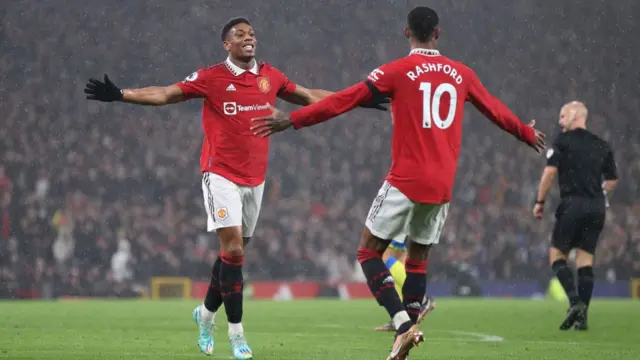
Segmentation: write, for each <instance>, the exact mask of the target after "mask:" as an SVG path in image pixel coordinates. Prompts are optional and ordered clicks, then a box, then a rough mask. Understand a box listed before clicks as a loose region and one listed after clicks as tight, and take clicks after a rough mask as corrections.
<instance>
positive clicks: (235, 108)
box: [222, 102, 269, 115]
mask: <svg viewBox="0 0 640 360" xmlns="http://www.w3.org/2000/svg"><path fill="white" fill-rule="evenodd" d="M222 108H223V111H224V114H225V115H236V114H237V113H239V112H247V111H261V110H267V109H268V108H269V104H264V105H258V104H254V105H238V104H237V103H235V102H225V103H222Z"/></svg>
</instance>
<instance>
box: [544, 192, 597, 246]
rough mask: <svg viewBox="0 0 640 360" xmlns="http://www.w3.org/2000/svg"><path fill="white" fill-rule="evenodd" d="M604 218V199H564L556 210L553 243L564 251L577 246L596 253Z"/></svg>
mask: <svg viewBox="0 0 640 360" xmlns="http://www.w3.org/2000/svg"><path fill="white" fill-rule="evenodd" d="M604 218H605V206H604V199H588V198H572V199H563V200H562V201H560V205H559V206H558V209H557V210H556V223H555V225H554V228H553V236H552V239H551V245H552V246H553V247H555V248H556V249H558V250H560V251H562V252H563V253H568V252H569V251H571V250H572V249H576V248H578V249H582V250H584V251H586V252H588V253H590V254H593V253H595V251H596V247H597V246H598V238H599V237H600V233H601V232H602V228H603V227H604Z"/></svg>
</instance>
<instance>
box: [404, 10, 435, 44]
mask: <svg viewBox="0 0 640 360" xmlns="http://www.w3.org/2000/svg"><path fill="white" fill-rule="evenodd" d="M439 23H440V19H438V14H437V13H436V12H435V10H433V9H431V8H428V7H426V6H418V7H416V8H415V9H413V10H411V11H410V12H409V15H407V26H408V27H409V32H410V33H411V36H413V37H414V38H415V39H416V40H418V41H420V42H423V43H424V42H428V41H429V40H431V38H433V35H434V34H435V30H436V29H437V28H438V24H439Z"/></svg>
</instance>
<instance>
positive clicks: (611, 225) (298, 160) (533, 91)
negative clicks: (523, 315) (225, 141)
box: [0, 0, 640, 298]
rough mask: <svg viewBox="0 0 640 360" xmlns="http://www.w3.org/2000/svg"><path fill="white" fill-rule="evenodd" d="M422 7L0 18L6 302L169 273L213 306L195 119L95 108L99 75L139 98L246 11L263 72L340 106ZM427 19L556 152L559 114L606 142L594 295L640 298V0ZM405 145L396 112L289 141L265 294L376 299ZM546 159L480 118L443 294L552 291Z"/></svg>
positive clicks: (68, 6)
mask: <svg viewBox="0 0 640 360" xmlns="http://www.w3.org/2000/svg"><path fill="white" fill-rule="evenodd" d="M416 4H417V2H415V1H409V2H406V1H352V2H349V3H346V2H339V1H335V0H329V1H322V2H314V1H308V0H304V1H297V2H296V6H292V5H291V2H289V1H284V0H283V1H275V0H270V1H253V2H251V3H250V4H246V5H245V4H242V5H233V4H226V3H225V4H217V3H216V4H214V3H212V2H209V1H199V0H198V1H189V2H188V3H179V2H175V1H166V0H162V1H160V0H159V1H154V2H153V5H149V4H145V3H143V2H131V1H123V0H114V1H110V2H103V1H97V0H87V1H83V2H60V1H53V0H41V1H38V3H37V6H36V5H35V4H34V3H31V2H27V1H12V2H9V3H7V4H5V5H3V6H2V9H0V19H1V20H0V24H1V25H0V26H1V29H2V31H0V34H1V37H0V74H1V75H0V77H1V79H2V80H1V81H0V99H1V100H0V119H1V124H2V126H0V220H1V221H0V297H6V298H30V297H43V298H52V297H63V296H101V297H102V296H123V297H125V296H135V295H137V294H138V292H139V291H141V290H145V291H146V293H147V294H150V293H153V291H151V290H152V289H151V287H150V284H151V283H152V281H151V279H152V278H158V277H162V278H166V277H181V278H177V281H176V283H177V287H176V288H172V287H171V286H165V287H164V288H165V290H162V289H156V290H162V291H161V293H157V294H156V295H167V296H169V295H182V294H183V293H185V294H186V295H187V296H190V295H192V294H191V292H190V291H189V287H191V290H193V291H194V292H195V294H193V295H198V294H200V292H201V291H202V283H199V282H198V281H199V280H203V279H206V278H207V277H208V276H209V273H210V267H211V264H212V262H213V259H215V256H216V248H217V247H216V246H215V244H214V243H215V237H213V236H210V235H208V234H206V233H204V232H203V229H204V228H205V218H204V216H203V215H204V211H203V206H202V200H201V193H200V191H201V190H200V185H199V184H200V180H199V173H198V162H197V159H198V156H199V147H200V144H201V140H202V135H201V130H200V108H201V105H200V103H199V102H189V103H187V104H182V105H174V106H169V107H166V108H143V107H135V106H130V105H124V104H113V105H110V106H106V105H104V104H90V103H88V102H86V101H85V100H84V96H83V94H82V86H83V84H84V82H85V81H86V79H87V78H88V77H90V76H100V75H101V74H102V73H103V72H107V73H109V74H111V77H112V80H114V82H115V83H116V84H118V85H120V86H123V87H133V86H143V85H155V84H159V85H164V84H169V83H172V82H175V81H178V80H181V79H182V78H184V77H185V76H187V75H188V74H190V73H191V72H193V71H194V69H196V68H199V67H202V66H206V65H209V64H212V63H216V62H219V61H221V60H223V59H224V56H225V54H224V53H223V51H222V49H221V46H220V44H219V28H220V26H221V25H222V24H223V23H224V22H225V21H226V20H227V19H228V18H230V17H232V16H237V15H246V16H248V17H249V18H250V19H251V20H252V21H253V23H254V26H255V27H256V29H257V31H258V40H259V43H258V46H259V48H258V54H259V60H264V61H268V62H270V63H271V64H273V65H275V66H277V67H278V68H280V69H281V70H282V71H283V72H284V73H285V74H287V75H288V76H289V77H290V79H291V80H293V81H295V82H297V83H300V84H301V85H304V86H307V87H315V88H325V89H329V90H337V89H341V88H343V87H345V86H347V85H350V84H352V83H354V82H356V81H359V80H360V79H362V78H363V77H364V76H365V75H366V74H367V73H368V72H369V71H370V70H371V69H373V68H375V67H377V66H378V65H379V64H381V63H384V62H387V61H389V60H391V59H394V58H396V57H399V56H402V55H403V54H405V53H407V45H406V42H405V41H404V39H403V38H402V26H401V24H403V23H404V16H405V14H406V10H407V9H408V8H409V7H410V5H416ZM429 5H430V6H433V7H434V8H435V9H437V10H438V11H439V12H440V14H441V18H442V28H443V32H442V34H443V40H442V41H441V50H442V51H443V53H444V54H446V55H448V56H450V57H452V58H454V59H459V60H461V61H464V62H465V63H467V64H468V65H470V66H471V67H473V68H474V69H475V70H476V71H477V73H478V74H479V76H480V77H481V79H483V81H484V82H485V84H486V85H487V87H488V88H489V89H490V90H491V91H492V92H493V93H494V94H495V95H497V96H498V97H500V98H501V99H502V100H503V101H504V102H506V103H507V104H508V105H509V106H510V107H511V108H512V109H514V110H515V112H516V113H517V114H519V115H520V116H521V117H522V119H523V120H524V121H528V120H529V119H530V118H531V117H534V118H536V119H537V120H538V124H539V127H540V129H542V130H543V131H545V132H546V133H547V134H548V135H549V137H550V138H553V137H554V134H555V133H556V132H557V131H558V128H557V125H556V119H557V113H558V111H559V108H560V106H561V105H562V104H563V103H564V102H566V101H569V100H573V99H576V98H577V99H581V100H583V101H585V102H586V103H587V104H588V106H589V107H590V110H591V113H590V120H589V126H590V129H592V130H593V131H594V132H595V133H597V134H599V135H601V136H603V137H604V138H605V139H607V140H608V141H610V142H611V143H612V145H613V147H614V149H615V151H616V155H617V162H618V167H619V169H620V177H621V179H622V181H621V184H620V186H619V188H618V189H617V190H616V192H615V193H614V195H613V198H612V199H611V203H612V207H611V208H610V209H609V211H608V214H607V215H608V219H607V225H606V228H605V231H604V233H603V236H602V240H601V243H600V248H599V250H598V254H597V257H596V262H597V266H596V274H597V277H598V281H599V283H598V284H597V285H596V295H601V296H627V297H628V296H630V294H632V293H633V294H636V295H637V294H638V290H637V286H636V288H635V289H634V290H633V291H631V290H630V289H631V286H630V283H631V279H633V278H634V277H639V276H640V223H639V221H638V215H639V214H640V203H639V202H638V194H639V192H640V187H639V183H638V182H639V180H638V179H640V145H639V144H640V132H639V131H638V125H637V119H638V114H639V113H640V96H638V95H639V94H638V86H637V79H638V70H637V67H636V66H633V61H634V60H635V59H637V58H638V56H639V55H640V50H639V49H638V48H637V46H634V43H635V42H636V40H637V36H636V34H638V33H639V31H640V25H639V23H638V22H637V21H636V20H637V18H638V15H640V3H638V2H635V1H630V0H618V1H616V2H610V1H602V0H593V1H589V2H584V1H573V0H572V1H569V0H558V1H554V2H537V3H534V2H532V1H514V2H511V5H510V6H508V7H507V6H504V2H503V1H499V0H490V1H486V0H485V1H482V2H479V1H473V0H468V1H455V2H451V1H431V2H430V4H429ZM248 6H250V8H248ZM585 19H586V20H585ZM390 131H391V122H390V118H389V116H388V115H387V114H381V113H378V112H372V111H367V110H359V111H354V112H352V113H350V114H348V115H346V116H343V118H342V119H340V120H336V121H334V122H332V123H329V124H326V125H323V126H320V127H317V128H313V129H308V130H305V131H301V132H298V133H293V132H288V133H285V134H282V135H280V136H277V137H275V138H274V139H273V142H272V148H271V162H270V169H269V176H268V180H267V187H266V192H265V201H264V208H263V210H262V215H261V220H260V223H259V226H258V230H257V233H256V235H255V237H254V240H253V241H252V243H251V244H250V245H249V248H248V250H247V255H246V271H247V279H248V281H249V283H250V284H252V286H250V287H248V289H249V290H252V291H253V293H254V295H260V294H263V295H264V296H266V297H272V296H281V297H285V298H286V297H289V296H292V295H293V296H301V295H309V296H315V295H318V294H320V293H322V294H328V295H336V294H341V295H343V296H345V291H346V292H347V293H349V294H350V295H351V296H352V297H353V296H357V294H361V291H362V289H363V287H362V286H358V285H351V283H352V282H353V281H358V280H359V276H358V274H357V272H356V271H354V269H355V268H354V265H355V259H354V254H355V249H356V246H357V239H358V237H359V233H360V231H361V229H362V225H363V224H362V223H363V219H364V218H365V215H366V211H367V209H368V207H369V205H370V202H371V201H372V199H373V196H374V194H375V192H376V191H377V189H378V187H379V185H380V183H381V180H382V178H383V176H384V175H385V173H386V171H387V169H388V166H389V139H390ZM543 164H544V159H543V157H541V156H537V155H536V154H534V153H533V152H532V151H531V150H530V149H528V148H526V147H524V146H522V145H520V144H518V143H517V142H516V141H515V140H514V139H512V138H510V137H509V136H507V135H505V134H502V133H500V131H499V130H498V129H497V128H496V127H494V126H493V125H491V124H490V123H489V122H488V121H486V120H484V119H483V118H482V116H481V115H480V114H478V113H477V112H475V111H469V112H468V114H467V117H466V119H465V131H464V141H463V149H462V156H461V161H460V166H459V171H458V176H457V186H456V190H455V199H454V203H453V206H452V211H451V214H450V216H449V219H448V221H447V225H446V228H445V231H444V236H443V238H442V240H441V243H442V244H441V245H440V246H438V247H437V249H435V252H434V253H433V254H432V256H431V263H430V266H429V268H430V280H429V282H430V285H429V290H430V291H432V292H435V293H437V294H449V293H451V291H452V290H454V286H453V285H454V284H455V283H456V282H462V283H464V284H467V285H472V284H474V283H478V284H479V285H481V288H482V293H483V294H485V295H500V296H532V295H534V294H536V293H540V292H543V291H544V290H545V288H546V285H547V284H548V281H549V279H550V276H551V274H550V273H549V271H548V269H547V268H548V265H547V260H546V254H547V245H548V238H549V233H550V229H551V225H552V221H551V215H552V213H553V211H552V207H553V204H554V203H555V201H553V200H552V201H551V204H549V205H548V207H547V216H546V218H545V220H544V221H542V222H537V221H535V220H534V219H533V217H532V216H531V215H530V209H531V205H532V202H533V196H534V192H535V187H536V185H537V181H538V179H539V175H540V171H541V168H542V166H543ZM554 198H557V191H556V190H554ZM184 279H189V280H194V282H191V281H187V280H184ZM274 280H277V282H275V283H274V282H273V281H274ZM261 281H271V282H267V283H261ZM302 281H315V283H309V282H302ZM341 283H348V284H349V287H347V288H346V289H345V287H340V286H338V285H337V284H341ZM282 284H288V286H281V285H282ZM164 292H166V294H165V293H164Z"/></svg>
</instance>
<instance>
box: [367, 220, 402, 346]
mask: <svg viewBox="0 0 640 360" xmlns="http://www.w3.org/2000/svg"><path fill="white" fill-rule="evenodd" d="M387 245H388V242H385V241H384V240H381V239H378V238H376V237H374V236H373V234H371V232H370V231H369V229H367V228H365V231H364V232H363V234H362V238H361V241H360V248H359V249H358V254H357V258H358V262H360V265H361V266H362V271H363V272H364V274H365V277H366V278H367V284H368V285H369V289H370V290H371V293H372V294H373V296H374V297H375V298H376V300H377V301H378V302H379V303H380V304H381V305H382V306H384V308H385V309H386V310H387V312H388V313H389V317H391V319H392V322H393V324H394V328H396V329H397V333H398V334H403V333H405V332H406V331H408V330H409V328H411V325H412V323H411V319H410V318H409V315H408V314H407V312H406V311H405V309H404V306H403V304H402V301H400V297H399V296H398V293H397V292H396V290H395V282H394V280H393V277H392V276H391V273H389V269H387V267H386V266H385V264H384V262H383V261H382V253H383V252H384V250H385V249H386V248H387Z"/></svg>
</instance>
